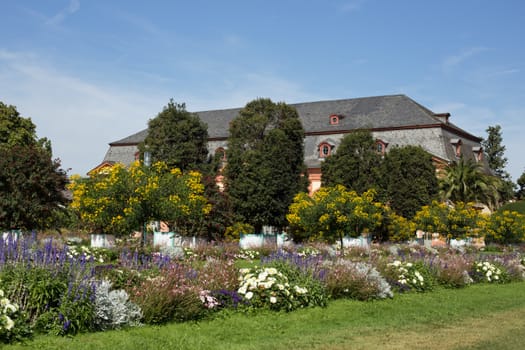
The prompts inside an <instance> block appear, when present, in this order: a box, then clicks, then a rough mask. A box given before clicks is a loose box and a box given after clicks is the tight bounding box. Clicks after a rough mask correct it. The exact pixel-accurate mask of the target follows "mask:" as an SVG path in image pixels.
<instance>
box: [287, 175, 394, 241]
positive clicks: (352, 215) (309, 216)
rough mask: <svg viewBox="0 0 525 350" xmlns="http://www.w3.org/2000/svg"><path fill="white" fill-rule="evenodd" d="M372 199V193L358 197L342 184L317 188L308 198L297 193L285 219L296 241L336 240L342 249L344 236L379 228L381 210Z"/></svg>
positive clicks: (381, 216)
mask: <svg viewBox="0 0 525 350" xmlns="http://www.w3.org/2000/svg"><path fill="white" fill-rule="evenodd" d="M374 196H375V191H374V190H368V191H366V192H364V193H363V194H362V195H361V196H360V195H358V194H357V192H355V191H353V190H352V191H348V190H347V189H346V188H345V187H344V186H343V185H336V186H334V187H326V186H325V187H321V188H320V189H319V191H317V192H315V193H314V195H313V196H312V197H310V196H308V194H307V193H299V194H298V195H297V196H296V197H295V199H294V202H293V203H292V205H290V211H289V213H288V215H287V219H288V222H289V223H290V226H291V229H292V233H293V235H294V237H295V238H296V239H297V238H298V239H305V238H307V239H324V240H327V241H329V242H335V241H339V243H340V247H341V250H342V249H343V238H344V237H345V236H346V235H350V236H351V237H358V236H359V235H361V234H362V233H365V232H372V231H374V230H375V229H376V228H377V227H379V226H380V225H381V221H382V218H383V211H384V209H383V205H382V204H381V203H378V202H375V201H374Z"/></svg>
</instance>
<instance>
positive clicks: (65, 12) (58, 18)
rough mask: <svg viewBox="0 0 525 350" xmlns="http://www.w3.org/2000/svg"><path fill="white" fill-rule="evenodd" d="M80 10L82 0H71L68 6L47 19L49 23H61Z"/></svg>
mask: <svg viewBox="0 0 525 350" xmlns="http://www.w3.org/2000/svg"><path fill="white" fill-rule="evenodd" d="M78 10H80V0H70V1H69V4H68V6H67V7H65V8H64V9H62V10H60V12H58V13H57V14H56V15H54V16H53V17H51V18H50V19H48V20H47V22H46V23H47V24H52V25H57V24H60V23H61V22H62V21H63V20H64V19H65V18H66V17H68V16H70V15H72V14H74V13H75V12H77V11H78Z"/></svg>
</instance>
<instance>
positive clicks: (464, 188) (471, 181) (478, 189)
mask: <svg viewBox="0 0 525 350" xmlns="http://www.w3.org/2000/svg"><path fill="white" fill-rule="evenodd" d="M499 186H500V180H499V179H498V178H497V177H494V176H490V175H487V174H485V173H484V172H483V171H482V169H481V166H480V164H479V163H477V162H475V161H473V160H471V159H465V158H463V157H462V158H460V159H459V161H454V162H452V163H450V164H449V165H448V166H447V167H446V168H445V175H444V177H443V178H441V180H440V188H441V195H442V198H443V199H445V200H450V201H452V202H465V203H467V202H480V203H484V204H486V205H488V206H489V207H490V208H494V207H496V206H497V203H498V201H499V198H500V197H499V192H498V187H499Z"/></svg>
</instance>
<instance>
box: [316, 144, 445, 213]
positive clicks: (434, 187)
mask: <svg viewBox="0 0 525 350" xmlns="http://www.w3.org/2000/svg"><path fill="white" fill-rule="evenodd" d="M323 176H324V174H323ZM381 182H382V184H383V186H382V187H383V191H384V194H383V196H384V197H385V201H386V202H388V203H389V206H390V208H392V209H393V210H394V211H395V212H396V214H398V215H401V216H403V217H405V218H408V219H411V218H412V217H413V216H414V215H415V213H416V212H417V211H418V210H419V209H421V207H422V206H424V205H429V204H430V203H431V202H432V200H434V199H437V194H438V180H437V177H436V169H435V167H434V165H433V164H432V156H431V155H430V154H429V153H428V152H426V151H425V150H423V148H421V147H419V146H405V147H394V148H392V149H391V150H390V151H389V152H388V153H387V154H386V155H385V158H384V160H383V163H382V167H381Z"/></svg>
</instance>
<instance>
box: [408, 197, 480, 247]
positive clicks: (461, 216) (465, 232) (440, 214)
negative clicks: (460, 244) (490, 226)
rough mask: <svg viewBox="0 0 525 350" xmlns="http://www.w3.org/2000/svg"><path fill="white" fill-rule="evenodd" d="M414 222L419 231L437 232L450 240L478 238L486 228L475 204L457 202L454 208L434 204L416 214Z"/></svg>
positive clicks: (443, 204)
mask: <svg viewBox="0 0 525 350" xmlns="http://www.w3.org/2000/svg"><path fill="white" fill-rule="evenodd" d="M413 221H414V222H415V224H416V228H417V229H421V230H423V231H425V232H437V233H441V234H443V235H446V236H447V237H448V238H455V239H461V238H468V237H477V236H478V235H479V231H480V229H481V228H482V227H483V226H484V216H483V215H482V214H481V213H480V212H479V210H477V209H476V208H475V207H474V204H473V203H463V202H457V203H455V204H454V206H448V205H447V204H446V203H439V202H437V201H434V202H432V204H431V205H430V206H424V207H422V208H421V210H420V211H418V212H417V213H416V215H415V216H414V219H413Z"/></svg>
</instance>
